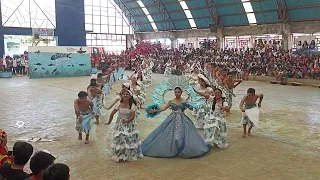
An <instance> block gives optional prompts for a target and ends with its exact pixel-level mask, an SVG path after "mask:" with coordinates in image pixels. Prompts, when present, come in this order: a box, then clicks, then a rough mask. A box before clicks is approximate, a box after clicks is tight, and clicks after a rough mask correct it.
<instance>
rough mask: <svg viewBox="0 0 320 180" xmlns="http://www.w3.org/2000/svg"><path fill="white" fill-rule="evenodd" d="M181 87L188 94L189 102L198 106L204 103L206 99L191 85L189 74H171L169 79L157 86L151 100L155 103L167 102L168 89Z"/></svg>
mask: <svg viewBox="0 0 320 180" xmlns="http://www.w3.org/2000/svg"><path fill="white" fill-rule="evenodd" d="M176 87H180V88H181V89H182V91H184V92H185V93H186V94H188V99H187V101H188V103H189V104H191V105H193V106H195V107H198V106H200V105H201V104H203V103H204V99H203V98H202V97H201V96H199V95H198V94H197V93H195V92H194V90H193V88H192V86H191V85H190V78H189V77H187V76H171V77H170V78H169V79H167V80H164V81H163V82H162V83H161V84H160V85H158V86H156V87H155V89H154V90H153V91H152V98H151V102H152V103H154V104H159V105H162V104H165V103H166V102H165V100H164V96H165V94H166V93H167V92H168V91H172V90H174V88H176Z"/></svg>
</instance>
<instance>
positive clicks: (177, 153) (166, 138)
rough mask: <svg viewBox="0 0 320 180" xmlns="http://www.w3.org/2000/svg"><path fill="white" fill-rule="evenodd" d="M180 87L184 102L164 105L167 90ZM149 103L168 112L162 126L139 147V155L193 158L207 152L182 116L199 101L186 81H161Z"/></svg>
mask: <svg viewBox="0 0 320 180" xmlns="http://www.w3.org/2000/svg"><path fill="white" fill-rule="evenodd" d="M175 87H180V88H181V89H183V90H184V91H186V93H187V94H188V95H189V98H188V101H189V102H187V101H183V102H182V103H181V104H175V103H173V102H172V101H169V102H168V103H165V101H164V98H163V96H164V95H165V93H166V92H168V91H169V90H173V89H175ZM152 102H154V103H156V104H167V105H168V106H169V108H170V109H171V110H172V112H171V114H170V115H169V116H168V117H167V118H166V119H165V120H164V122H163V123H162V124H161V125H160V126H159V127H157V128H156V129H155V130H154V131H153V132H152V133H151V134H150V135H149V136H148V137H147V138H146V139H145V140H144V141H143V143H142V151H143V154H144V155H145V156H149V157H160V158H172V157H181V158H195V157H201V156H203V155H204V154H206V153H207V152H209V150H210V147H209V146H208V145H207V144H206V143H205V142H204V140H203V139H202V137H201V136H200V135H199V133H198V132H197V129H196V127H195V126H194V124H193V122H192V121H191V120H190V118H189V117H188V116H187V115H186V114H185V113H184V111H185V110H186V109H187V108H193V105H191V104H194V103H195V104H197V103H198V104H201V103H202V101H201V97H197V95H196V94H195V93H194V91H193V89H192V87H191V86H190V85H189V82H188V78H187V77H185V76H176V77H172V78H170V79H169V80H168V81H164V82H163V84H162V85H161V86H158V87H156V89H155V90H154V91H153V96H152Z"/></svg>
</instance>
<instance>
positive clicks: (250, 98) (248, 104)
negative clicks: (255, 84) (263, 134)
mask: <svg viewBox="0 0 320 180" xmlns="http://www.w3.org/2000/svg"><path fill="white" fill-rule="evenodd" d="M258 99H259V103H258V107H261V102H262V100H263V94H256V90H255V89H253V88H249V89H248V90H247V95H246V96H244V97H243V98H242V100H241V102H240V105H239V108H240V110H241V111H242V112H245V111H246V109H251V108H254V107H257V105H256V102H257V100H258ZM241 123H242V124H243V135H242V137H244V138H245V137H246V135H247V126H249V130H248V136H252V134H251V129H252V127H253V126H254V123H253V122H252V121H251V120H250V119H249V117H248V116H243V117H242V119H241Z"/></svg>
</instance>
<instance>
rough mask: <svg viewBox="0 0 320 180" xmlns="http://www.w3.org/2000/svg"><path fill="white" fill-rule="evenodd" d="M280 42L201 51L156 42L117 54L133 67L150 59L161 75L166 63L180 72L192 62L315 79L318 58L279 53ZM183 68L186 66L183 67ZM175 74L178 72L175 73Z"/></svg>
mask: <svg viewBox="0 0 320 180" xmlns="http://www.w3.org/2000/svg"><path fill="white" fill-rule="evenodd" d="M281 44H282V42H281V41H275V40H274V41H269V42H267V41H264V42H263V41H262V40H257V41H256V42H255V43H254V48H246V49H244V48H241V49H235V48H234V49H225V50H223V49H216V48H212V46H211V45H210V46H209V45H206V46H202V47H201V48H197V49H195V48H184V49H162V48H161V44H160V43H150V42H141V41H140V42H138V43H137V45H136V47H135V48H131V49H128V50H126V51H124V52H123V53H122V54H120V55H118V56H117V57H114V58H118V59H122V60H125V61H126V62H127V63H128V64H131V65H132V66H135V64H140V63H138V62H139V61H142V60H143V58H144V57H147V56H150V57H153V59H154V60H155V61H154V64H155V66H154V72H157V73H164V71H165V67H166V64H167V63H168V62H170V64H171V66H172V67H173V69H174V70H177V71H184V70H185V69H186V68H187V67H190V66H192V64H194V63H198V64H199V62H200V64H202V65H203V64H204V63H205V62H211V63H216V64H218V65H221V66H224V67H225V68H228V69H229V70H230V71H233V72H237V73H248V74H252V75H259V76H272V77H277V78H282V77H285V78H297V79H319V78H320V74H319V66H320V58H319V56H317V55H314V54H312V53H305V54H304V53H302V54H298V53H293V52H292V51H291V50H283V49H282V47H281ZM186 65H187V66H186ZM177 74H179V72H177Z"/></svg>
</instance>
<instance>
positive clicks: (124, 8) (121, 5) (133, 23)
mask: <svg viewBox="0 0 320 180" xmlns="http://www.w3.org/2000/svg"><path fill="white" fill-rule="evenodd" d="M114 2H115V3H116V4H117V5H118V6H119V8H120V9H121V10H122V12H123V14H124V16H125V17H127V19H128V21H129V23H130V25H131V26H132V28H133V31H134V32H137V31H140V30H141V29H140V26H139V23H138V22H137V21H136V19H135V17H134V16H133V15H132V13H131V12H130V10H129V9H128V7H127V6H126V5H125V4H124V3H123V2H122V0H114Z"/></svg>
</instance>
